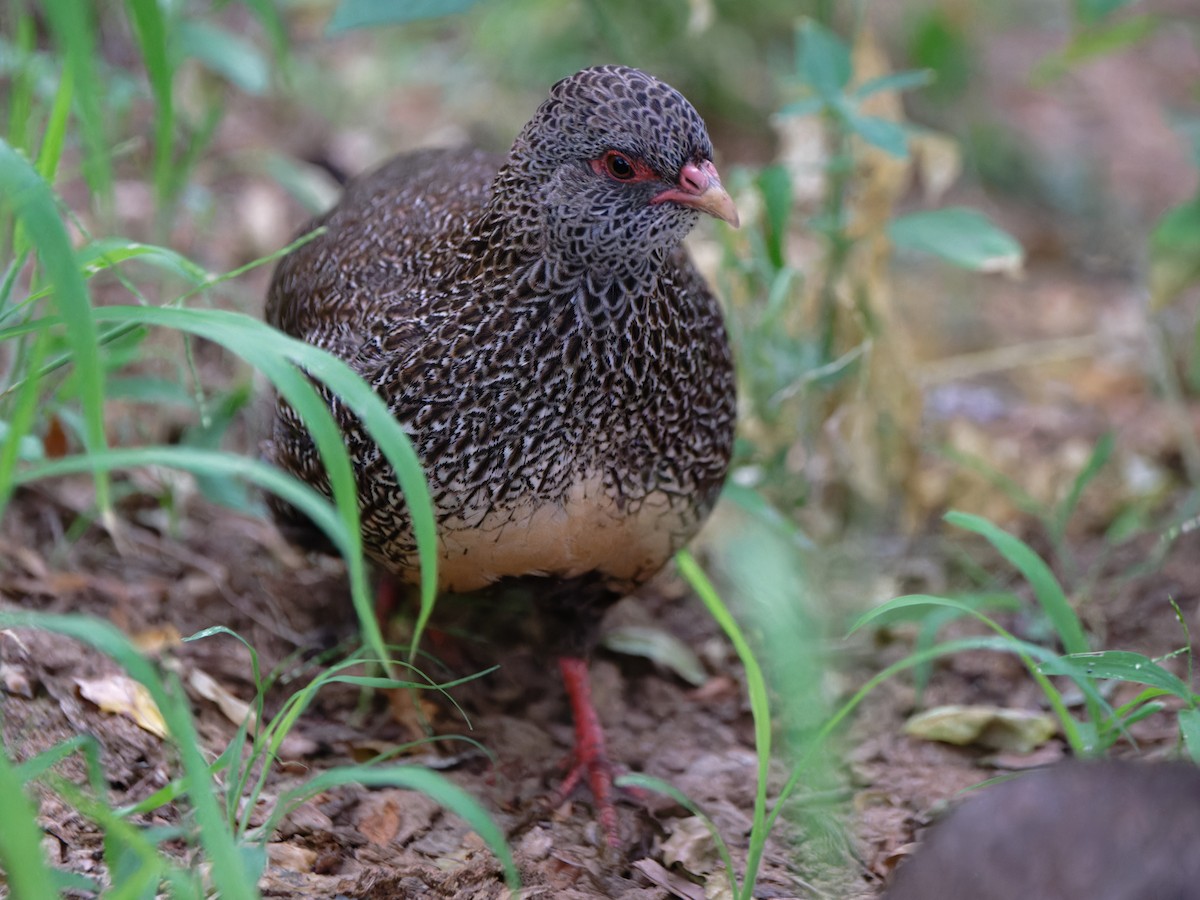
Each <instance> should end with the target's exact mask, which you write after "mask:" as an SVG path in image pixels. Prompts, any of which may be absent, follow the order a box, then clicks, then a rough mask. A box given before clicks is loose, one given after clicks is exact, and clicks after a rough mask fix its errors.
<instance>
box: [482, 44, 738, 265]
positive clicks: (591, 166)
mask: <svg viewBox="0 0 1200 900" xmlns="http://www.w3.org/2000/svg"><path fill="white" fill-rule="evenodd" d="M712 155H713V149H712V141H711V140H709V137H708V131H707V129H706V128H705V127H704V122H703V121H702V120H701V118H700V115H699V114H698V113H697V112H696V110H695V109H694V108H693V107H692V105H691V104H690V103H688V101H687V100H685V99H684V97H683V95H682V94H680V93H679V92H678V91H677V90H675V89H674V88H672V87H670V86H669V85H666V84H664V83H663V82H661V81H659V80H658V79H656V78H654V77H652V76H650V75H647V74H646V73H645V72H641V71H639V70H637V69H630V68H625V67H622V66H599V67H596V68H591V69H584V70H583V71H581V72H577V73H576V74H574V75H572V76H570V77H569V78H564V79H563V80H562V81H560V82H558V83H557V84H556V85H554V87H552V88H551V89H550V96H549V97H548V98H547V99H546V101H545V102H544V103H543V104H542V105H541V107H540V108H539V109H538V111H537V112H536V113H535V114H534V116H533V118H532V119H530V121H529V123H528V124H527V125H526V126H525V128H524V129H523V130H522V131H521V134H520V135H519V136H518V137H517V140H516V142H515V143H514V144H513V148H512V151H511V153H510V156H509V161H508V165H507V166H506V169H505V172H504V173H503V174H502V176H501V177H503V178H506V179H508V180H509V184H510V185H513V186H516V185H517V184H519V185H520V188H521V189H522V193H523V194H524V195H525V197H526V199H527V201H528V202H529V204H530V213H531V214H532V215H533V216H535V217H536V218H539V219H540V222H541V230H542V235H543V240H544V241H545V242H546V246H547V249H548V250H550V251H551V252H556V253H557V254H558V255H559V256H560V257H561V259H562V262H563V263H564V264H565V265H567V266H568V267H569V268H572V269H576V270H580V271H581V270H584V269H587V270H591V271H595V270H597V269H599V270H601V271H608V272H611V273H612V274H613V275H614V276H618V277H619V276H620V275H621V273H622V270H627V269H628V268H629V267H630V266H633V267H634V268H636V269H641V270H644V269H646V268H647V266H648V267H650V268H656V267H657V265H660V264H661V262H662V261H663V260H664V259H665V258H666V256H667V254H669V253H670V252H671V251H672V250H673V249H675V247H677V246H678V245H679V243H680V242H681V241H682V240H683V238H684V237H685V236H686V235H687V233H688V232H689V231H690V230H691V229H692V227H693V226H694V225H695V224H696V222H697V220H698V218H699V213H707V214H709V215H711V216H714V217H716V218H718V219H722V220H724V221H726V222H728V223H729V224H731V225H733V226H735V227H736V226H737V224H738V214H737V209H736V207H735V206H734V204H733V200H731V199H730V197H729V194H728V193H727V192H726V191H725V188H724V187H722V186H721V179H720V176H718V174H717V169H716V166H714V165H713V162H712Z"/></svg>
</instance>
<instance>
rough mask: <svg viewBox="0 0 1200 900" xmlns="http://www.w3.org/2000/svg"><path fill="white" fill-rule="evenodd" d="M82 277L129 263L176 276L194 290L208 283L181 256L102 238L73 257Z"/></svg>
mask: <svg viewBox="0 0 1200 900" xmlns="http://www.w3.org/2000/svg"><path fill="white" fill-rule="evenodd" d="M76 256H77V258H78V260H79V265H80V267H81V268H82V269H83V271H84V274H85V275H89V276H90V275H94V274H96V273H97V272H102V271H104V270H105V269H111V268H113V267H114V266H117V265H119V264H120V263H123V262H126V261H127V260H131V259H140V260H141V261H143V262H145V263H147V264H149V265H152V266H154V267H156V268H158V269H161V270H163V271H165V272H170V273H172V274H174V275H178V276H179V277H180V278H182V279H183V280H184V281H186V282H188V283H189V284H190V285H192V286H193V287H199V286H200V285H203V284H206V283H208V281H209V280H210V276H209V273H208V272H206V271H205V270H204V269H203V268H202V267H200V266H198V265H196V264H195V263H194V262H192V261H191V260H190V259H188V258H187V257H186V256H184V255H183V254H181V253H176V252H175V251H174V250H171V249H169V248H167V247H159V246H156V245H154V244H142V243H139V242H138V241H131V240H129V239H128V238H122V237H114V238H101V239H99V240H95V241H91V242H89V243H87V244H85V245H84V246H83V247H81V248H80V249H79V251H78V252H77V254H76Z"/></svg>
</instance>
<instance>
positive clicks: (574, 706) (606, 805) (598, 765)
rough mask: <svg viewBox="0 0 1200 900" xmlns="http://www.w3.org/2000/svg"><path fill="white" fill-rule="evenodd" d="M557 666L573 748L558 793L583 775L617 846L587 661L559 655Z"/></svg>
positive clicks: (606, 763)
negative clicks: (571, 726) (568, 706)
mask: <svg viewBox="0 0 1200 900" xmlns="http://www.w3.org/2000/svg"><path fill="white" fill-rule="evenodd" d="M558 667H559V669H560V670H561V671H562V678H563V685H564V686H565V687H566V689H567V699H569V700H570V701H571V713H572V715H573V716H574V719H575V750H574V752H573V753H572V758H571V770H570V771H569V772H568V773H567V777H566V778H565V779H564V780H563V784H562V789H561V794H562V796H563V797H566V795H567V794H569V793H570V792H571V791H572V790H573V789H574V788H575V786H576V785H577V784H579V782H580V780H581V779H582V778H583V777H584V776H585V775H586V776H587V783H588V786H589V787H590V788H591V789H592V796H593V798H594V799H595V801H596V812H597V816H598V818H599V820H600V826H601V827H602V828H603V829H604V833H605V834H606V835H608V842H609V844H611V845H612V846H614V847H618V846H620V843H621V840H620V835H619V834H618V832H617V810H616V807H615V806H613V800H612V794H613V774H612V764H611V763H610V762H609V761H608V754H607V752H606V751H605V747H604V729H603V728H601V727H600V718H599V717H598V716H597V715H596V708H595V707H594V706H593V705H592V685H591V680H590V679H589V678H588V667H587V662H586V661H585V660H583V659H580V658H579V657H576V656H560V657H559V658H558Z"/></svg>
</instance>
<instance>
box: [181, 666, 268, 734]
mask: <svg viewBox="0 0 1200 900" xmlns="http://www.w3.org/2000/svg"><path fill="white" fill-rule="evenodd" d="M187 683H188V687H190V688H191V689H192V690H193V691H195V692H196V693H197V694H199V695H200V696H201V697H203V698H204V699H205V700H210V701H212V702H213V703H215V704H216V705H217V709H219V710H221V713H222V714H223V715H224V716H225V718H227V719H228V720H229V721H230V722H232V723H233V724H234V725H241V724H242V722H245V721H247V720H249V730H250V733H251V734H254V732H255V730H256V729H257V728H258V721H257V719H256V717H255V715H254V710H253V709H252V708H251V707H250V704H249V703H247V702H246V701H245V700H242V699H241V698H240V697H235V696H234V695H233V694H231V693H229V691H227V690H225V688H223V687H221V685H220V684H218V683H217V681H216V679H214V678H213V677H212V676H211V675H209V674H208V673H207V672H205V671H203V670H202V669H192V670H191V671H190V672H188V676H187Z"/></svg>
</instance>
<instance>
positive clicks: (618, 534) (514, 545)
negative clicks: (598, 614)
mask: <svg viewBox="0 0 1200 900" xmlns="http://www.w3.org/2000/svg"><path fill="white" fill-rule="evenodd" d="M697 520H698V516H697V515H696V511H695V510H694V509H693V508H692V507H691V505H690V504H688V503H686V502H682V499H681V498H679V497H675V496H672V495H671V494H668V493H667V492H665V491H651V492H649V493H647V494H645V495H644V496H641V497H638V498H637V499H636V500H630V499H627V498H624V497H622V496H620V495H619V494H617V493H614V491H613V490H612V489H611V485H606V483H605V479H604V478H603V476H602V475H601V474H599V473H591V474H587V475H585V476H583V477H582V478H580V479H579V480H577V481H576V482H574V483H573V484H572V485H571V487H570V488H569V490H568V491H567V492H566V494H565V495H564V496H563V497H561V498H560V499H557V500H552V501H547V500H544V499H543V500H537V499H530V500H529V501H528V502H524V503H520V502H519V503H517V504H516V505H514V506H511V507H508V508H503V509H495V510H491V511H488V512H486V513H484V514H483V515H482V516H481V517H479V518H476V517H471V518H470V520H466V519H463V518H460V517H452V518H448V519H443V520H442V522H441V527H440V534H439V543H440V547H439V549H440V559H439V566H440V567H439V570H438V581H439V583H440V585H441V587H442V589H443V590H450V591H456V592H469V591H474V590H479V589H481V588H484V587H487V586H488V585H490V584H493V583H495V582H497V581H500V580H501V579H504V578H520V577H524V576H529V575H544V576H551V577H555V578H564V579H566V578H577V577H579V576H582V575H586V574H590V573H595V574H598V575H600V576H601V577H602V578H603V579H604V580H605V581H606V582H607V583H608V584H609V585H610V586H611V587H612V588H613V589H614V590H618V591H622V592H623V591H628V590H630V589H632V588H633V587H634V586H636V585H638V584H640V583H641V582H643V581H645V580H646V579H647V578H649V577H650V576H651V575H653V574H654V573H655V572H657V571H658V570H659V569H660V568H662V566H663V565H664V564H665V563H666V561H667V560H668V559H669V558H670V557H671V555H672V554H673V553H674V552H675V551H676V550H677V549H678V548H679V547H681V546H682V545H683V544H684V543H685V542H686V541H687V539H688V538H689V537H691V535H692V532H693V531H694V530H695V528H696V526H697V524H698V521H697Z"/></svg>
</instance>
